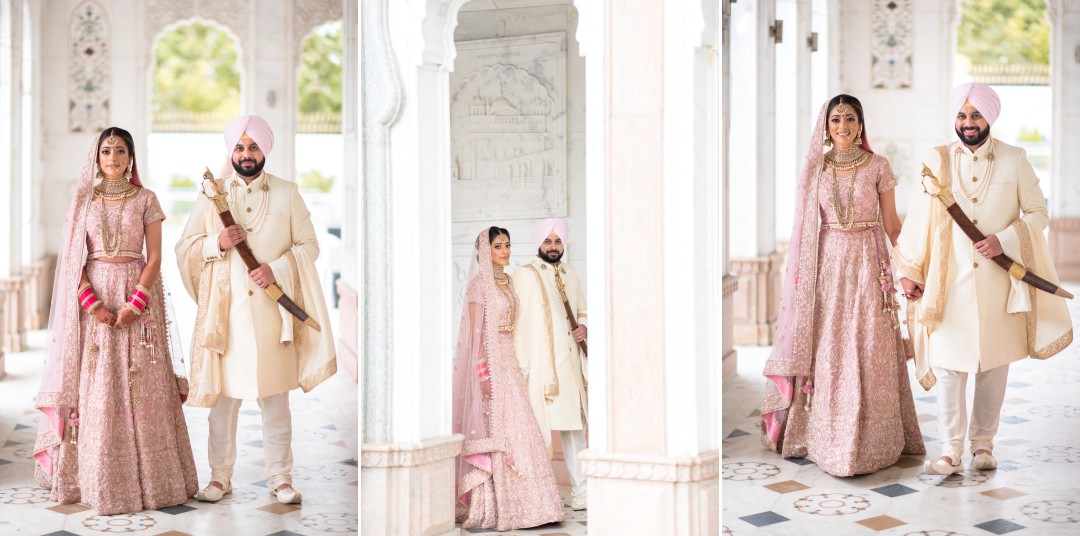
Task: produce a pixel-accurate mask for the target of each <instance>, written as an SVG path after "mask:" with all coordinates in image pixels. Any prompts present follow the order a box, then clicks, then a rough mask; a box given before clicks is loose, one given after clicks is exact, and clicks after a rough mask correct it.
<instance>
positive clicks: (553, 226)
mask: <svg viewBox="0 0 1080 536" xmlns="http://www.w3.org/2000/svg"><path fill="white" fill-rule="evenodd" d="M551 231H555V234H556V235H558V236H559V238H561V239H562V241H563V244H566V241H567V239H568V238H569V237H570V228H569V227H567V226H566V220H564V219H562V218H548V219H546V220H540V221H538V222H536V225H533V233H532V239H533V245H534V246H536V249H540V245H541V244H543V243H544V239H545V238H547V237H548V235H549V234H551Z"/></svg>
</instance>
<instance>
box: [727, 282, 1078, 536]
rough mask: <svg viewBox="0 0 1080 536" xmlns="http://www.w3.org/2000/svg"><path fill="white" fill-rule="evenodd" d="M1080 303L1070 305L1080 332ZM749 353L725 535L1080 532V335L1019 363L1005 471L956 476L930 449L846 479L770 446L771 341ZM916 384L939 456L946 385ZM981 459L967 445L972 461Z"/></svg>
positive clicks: (1004, 436)
mask: <svg viewBox="0 0 1080 536" xmlns="http://www.w3.org/2000/svg"><path fill="white" fill-rule="evenodd" d="M1068 288H1069V290H1070V291H1071V292H1073V293H1074V294H1075V293H1078V292H1080V288H1077V285H1068ZM1078 302H1080V300H1074V301H1073V302H1072V303H1070V309H1071V313H1072V319H1073V323H1074V331H1075V332H1076V334H1077V336H1078V337H1080V303H1078ZM738 351H739V374H738V376H737V377H735V378H732V379H731V380H730V381H729V382H728V383H726V384H725V385H724V393H723V402H724V406H723V434H724V441H723V447H722V452H723V457H722V465H723V485H722V490H721V495H722V499H721V501H722V510H723V528H722V533H723V534H725V535H735V536H745V535H750V534H753V535H764V534H777V535H806V534H815V535H816V534H830V535H831V534H845V535H847V534H852V535H857V534H881V535H897V536H899V535H904V536H947V535H955V536H963V535H968V536H975V535H986V534H1009V535H1010V536H1013V535H1017V536H1019V535H1038V536H1043V535H1057V534H1062V535H1064V534H1080V403H1078V402H1077V399H1076V392H1077V391H1076V390H1077V389H1078V388H1080V359H1078V358H1080V342H1074V343H1073V344H1072V346H1070V347H1069V348H1068V349H1066V350H1065V351H1064V352H1063V353H1061V354H1059V355H1057V356H1055V357H1053V358H1051V359H1049V360H1047V361H1035V360H1031V359H1025V360H1022V361H1020V362H1017V363H1014V364H1013V365H1012V366H1011V367H1010V370H1009V382H1008V389H1007V391H1006V394H1005V407H1004V408H1003V409H1002V419H1001V427H1000V428H999V430H998V436H997V439H996V447H995V452H994V454H995V455H996V457H997V459H998V461H999V467H998V469H997V471H987V472H982V471H976V470H971V469H966V470H965V471H964V472H963V473H961V474H957V475H953V476H950V477H947V478H945V477H940V476H927V475H923V474H922V462H923V459H924V458H923V457H922V456H915V457H902V458H901V459H900V461H898V462H897V463H896V465H894V466H892V467H889V468H887V469H884V470H881V471H878V472H877V473H874V474H871V475H861V476H856V477H851V478H837V477H833V476H831V475H828V474H825V473H823V472H822V471H821V470H819V469H818V468H817V466H816V465H815V464H814V463H813V462H810V461H807V460H803V459H783V458H781V457H780V456H779V455H778V454H776V453H774V452H772V451H769V450H767V449H765V448H764V447H762V446H761V443H760V441H759V434H758V431H757V430H758V428H757V424H758V422H759V420H760V414H759V411H758V404H759V403H760V399H761V393H762V389H763V387H764V379H763V377H762V376H761V370H762V366H763V365H764V360H765V358H766V357H767V356H768V351H769V349H768V348H739V349H738ZM970 383H974V382H970ZM911 385H912V388H913V389H914V391H915V392H914V395H915V405H916V411H917V413H918V414H919V421H920V424H921V426H922V432H923V437H924V439H925V441H926V447H927V451H928V455H929V456H932V457H936V456H937V455H938V454H939V453H940V442H939V440H938V429H937V422H936V419H937V404H936V398H935V395H936V394H937V389H936V388H935V389H931V390H930V391H929V392H927V391H923V390H922V388H921V387H919V386H918V383H916V382H915V380H914V378H912V379H911ZM968 389H969V394H968V400H969V401H970V400H971V393H970V389H972V386H970V385H969V387H968ZM965 448H966V447H965ZM970 462H971V455H970V454H969V453H966V454H965V456H964V465H965V467H966V466H967V465H968V464H970Z"/></svg>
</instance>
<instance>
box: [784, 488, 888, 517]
mask: <svg viewBox="0 0 1080 536" xmlns="http://www.w3.org/2000/svg"><path fill="white" fill-rule="evenodd" d="M869 507H870V501H868V500H867V499H866V497H863V496H861V495H851V494H848V493H819V494H815V495H807V496H805V497H803V498H801V499H799V500H797V501H795V509H796V510H798V511H800V512H802V513H804V514H814V515H820V516H842V515H848V514H857V513H859V512H861V511H863V510H866V509H867V508H869Z"/></svg>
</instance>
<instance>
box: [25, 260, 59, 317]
mask: <svg viewBox="0 0 1080 536" xmlns="http://www.w3.org/2000/svg"><path fill="white" fill-rule="evenodd" d="M55 267H56V257H55V256H53V255H46V256H44V257H42V258H40V259H38V260H36V261H34V262H32V263H30V264H28V265H27V266H26V269H25V270H24V272H23V273H24V274H25V279H26V289H25V292H24V295H25V297H26V307H25V312H26V329H30V330H34V329H45V328H47V327H48V326H49V306H50V305H51V303H50V302H51V300H52V281H53V270H54V269H55Z"/></svg>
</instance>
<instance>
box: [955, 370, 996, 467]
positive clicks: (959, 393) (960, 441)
mask: <svg viewBox="0 0 1080 536" xmlns="http://www.w3.org/2000/svg"><path fill="white" fill-rule="evenodd" d="M937 370H938V374H937V377H938V388H939V389H940V391H938V420H939V422H938V432H939V434H940V435H941V455H942V456H948V457H950V458H952V460H953V462H956V463H958V462H959V461H960V458H961V457H962V455H963V452H964V435H965V433H969V434H970V436H971V453H972V454H974V453H975V451H977V450H988V451H991V452H992V451H993V450H994V435H996V434H997V430H998V423H999V422H1000V420H1001V404H1002V403H1003V402H1004V401H1005V384H1006V382H1007V381H1008V379H1009V366H1008V365H1003V366H1000V367H997V368H993V369H990V370H986V371H983V372H977V373H975V400H974V402H973V403H972V407H971V428H970V431H969V430H968V411H967V379H968V374H969V373H967V372H956V371H953V370H947V369H942V368H939V369H937Z"/></svg>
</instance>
